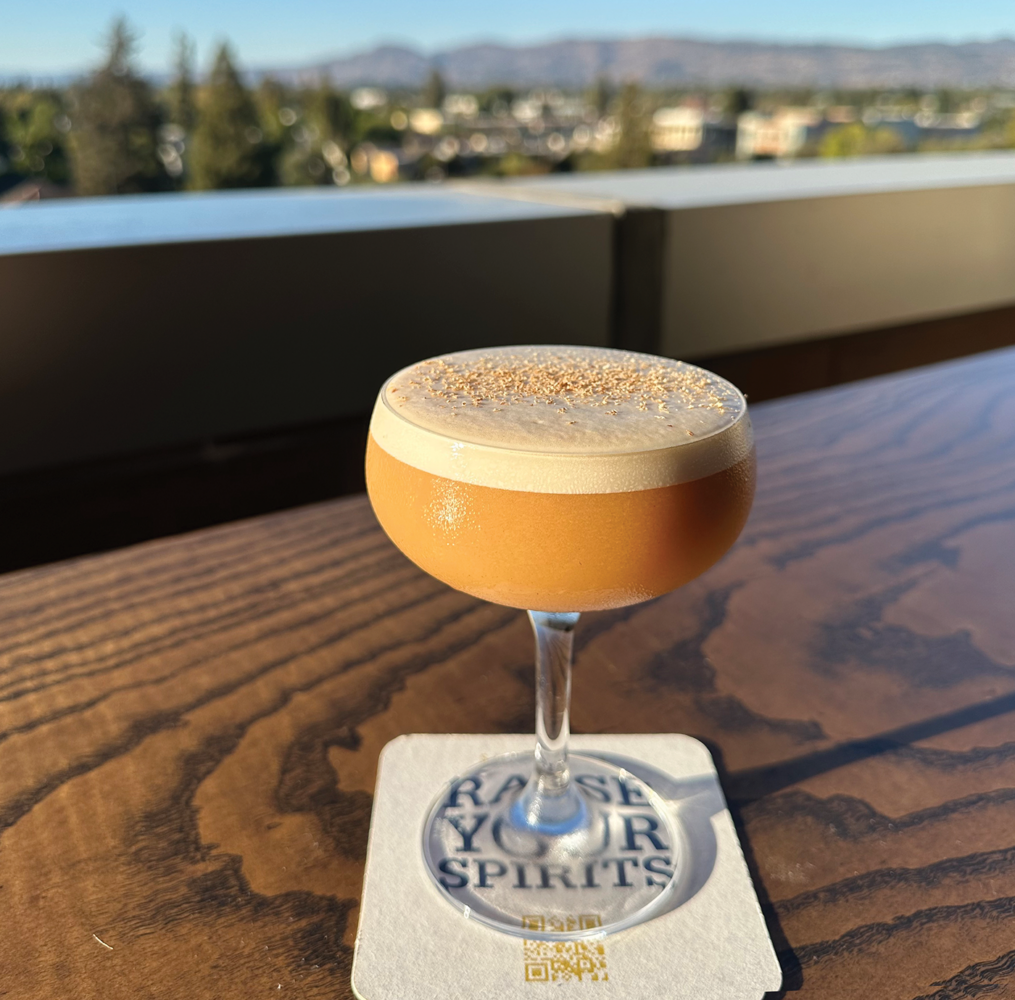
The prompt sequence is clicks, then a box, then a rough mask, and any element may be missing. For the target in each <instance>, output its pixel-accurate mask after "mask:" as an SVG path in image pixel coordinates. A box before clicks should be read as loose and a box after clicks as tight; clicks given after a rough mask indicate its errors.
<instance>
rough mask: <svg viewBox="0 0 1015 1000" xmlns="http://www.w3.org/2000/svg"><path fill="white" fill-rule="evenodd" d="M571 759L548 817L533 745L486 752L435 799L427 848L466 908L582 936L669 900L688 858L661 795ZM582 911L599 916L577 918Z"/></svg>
mask: <svg viewBox="0 0 1015 1000" xmlns="http://www.w3.org/2000/svg"><path fill="white" fill-rule="evenodd" d="M569 765H570V771H571V783H570V785H569V786H568V787H569V789H570V795H569V798H568V800H567V801H565V802H563V803H560V802H555V801H554V800H553V799H551V800H550V803H551V808H550V811H549V812H550V814H549V815H547V808H546V803H545V799H544V798H536V797H535V796H533V795H532V794H531V792H532V789H533V785H534V783H533V782H532V781H531V780H530V779H531V773H530V772H531V771H532V754H531V753H528V754H525V753H520V754H508V755H505V756H501V757H495V758H493V759H491V760H488V761H486V762H485V763H483V764H481V765H479V766H477V767H475V768H473V769H472V770H470V771H469V772H467V773H466V774H464V775H461V776H459V777H457V778H455V779H454V780H453V781H451V782H450V783H449V784H448V785H447V787H446V788H445V789H444V790H443V791H442V792H441V794H440V796H439V797H438V798H437V800H436V801H435V802H434V804H433V807H432V808H431V810H430V813H429V816H428V817H427V822H426V830H425V834H424V838H423V840H424V848H423V853H424V858H425V861H426V864H427V868H428V871H429V873H430V875H431V877H432V878H433V880H434V883H435V884H436V885H437V887H438V888H439V889H440V891H441V893H442V895H443V896H444V897H445V898H446V899H447V900H449V901H450V902H451V903H453V904H454V905H455V906H457V907H459V909H461V910H462V911H463V912H464V913H465V914H466V915H467V916H469V917H471V918H472V919H474V920H477V921H479V922H480V923H484V924H487V925H489V926H491V927H495V928H497V929H498V930H500V931H504V932H505V933H508V934H514V935H516V936H518V937H524V938H527V939H543V940H551V939H552V940H576V939H580V938H588V937H602V936H603V935H604V934H608V933H612V932H614V931H618V930H621V929H623V928H624V927H629V926H631V925H632V924H636V923H639V922H640V921H642V920H646V919H649V918H650V917H651V916H653V915H654V914H655V913H657V912H659V910H660V909H661V908H662V907H663V906H664V905H665V903H666V900H667V897H668V896H669V895H670V894H671V892H672V890H673V887H674V886H675V885H676V883H677V879H676V878H675V874H676V870H677V868H678V866H679V865H680V864H681V861H682V858H681V849H680V843H679V837H678V832H677V829H676V827H675V826H674V824H673V823H671V821H670V819H669V817H668V814H667V811H666V809H665V806H664V803H663V802H662V801H661V800H660V798H659V796H658V795H657V794H656V793H655V792H654V791H653V790H652V788H651V787H649V786H648V785H647V784H646V783H645V782H643V781H640V780H639V779H638V778H636V777H635V776H634V775H633V774H631V773H630V772H629V771H627V770H626V769H624V768H623V767H620V766H618V765H616V764H614V763H611V762H608V761H605V760H601V759H597V758H596V757H593V756H588V755H583V754H571V755H570V758H569ZM562 798H563V796H562ZM554 805H557V806H560V808H559V809H558V810H557V811H556V813H555V812H554V810H553V806H554ZM536 810H539V812H538V814H537V813H536ZM534 908H538V910H539V913H540V917H541V922H539V923H537V922H535V921H534V920H533V919H532V915H533V909H534ZM576 912H580V913H581V914H588V915H591V914H595V916H596V919H595V921H591V920H587V921H581V920H579V921H577V923H576V922H575V921H574V919H573V917H572V915H573V914H575V913H576Z"/></svg>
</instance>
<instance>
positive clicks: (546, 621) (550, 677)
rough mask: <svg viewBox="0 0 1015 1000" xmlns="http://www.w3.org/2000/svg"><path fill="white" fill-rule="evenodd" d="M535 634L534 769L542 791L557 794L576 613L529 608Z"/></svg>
mask: <svg viewBox="0 0 1015 1000" xmlns="http://www.w3.org/2000/svg"><path fill="white" fill-rule="evenodd" d="M529 621H531V622H532V630H533V632H535V634H536V770H535V775H534V777H535V778H536V779H537V781H538V784H539V790H540V791H541V792H542V793H543V794H549V795H555V794H560V793H562V792H563V791H564V789H565V788H566V787H567V785H568V782H569V781H570V772H569V771H568V766H567V743H568V738H569V737H570V735H571V722H570V710H571V654H572V650H573V647H574V627H575V625H577V623H578V612H577V611H574V612H551V611H530V612H529Z"/></svg>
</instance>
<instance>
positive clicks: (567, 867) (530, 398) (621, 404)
mask: <svg viewBox="0 0 1015 1000" xmlns="http://www.w3.org/2000/svg"><path fill="white" fill-rule="evenodd" d="M476 372H478V373H479V374H478V375H477V374H476ZM505 373H506V374H505ZM498 379H500V381H498ZM502 384H503V390H502V391H501V390H499V389H498V387H499V386H501V385H502ZM477 386H478V388H477ZM491 387H493V388H491ZM604 387H605V391H604ZM639 387H640V388H639ZM661 387H662V388H661ZM611 394H612V395H611ZM600 397H603V398H605V402H603V401H602V399H601V398H600ZM442 401H443V402H442ZM557 403H559V404H560V405H559V406H554V405H553V404H557ZM496 404H502V405H496ZM547 404H548V405H549V407H552V408H547ZM526 407H528V408H529V409H524V408H526ZM604 407H608V409H604ZM625 407H626V409H625ZM682 407H683V408H682ZM533 408H534V409H533ZM505 413H507V414H509V416H507V417H504V416H498V414H505ZM452 417H454V418H455V419H454V420H452V419H451V418H452ZM572 417H573V418H574V419H570V418H572ZM616 417H622V419H621V420H618V421H616V423H611V419H612V418H616ZM459 418H461V419H459ZM650 420H651V422H650ZM512 421H514V423H512ZM660 421H662V422H663V423H660ZM515 424H517V425H518V426H517V427H516V426H515ZM575 428H577V429H575ZM366 470H367V489H368V492H369V495H370V500H371V503H372V504H373V508H374V511H375V513H376V514H377V517H378V520H379V521H380V523H381V525H382V526H383V527H384V529H385V530H386V531H387V533H388V535H389V536H390V537H391V539H392V540H393V541H394V543H395V544H396V545H397V546H398V547H399V548H400V549H401V550H402V551H403V552H404V553H405V554H406V555H407V556H409V558H410V559H412V560H413V561H414V562H416V563H417V564H418V565H419V566H421V567H422V568H423V569H425V570H426V571H427V572H429V573H431V574H432V575H433V576H435V577H437V578H438V579H440V580H443V581H444V582H446V583H448V584H450V585H451V586H453V587H456V588H458V589H459V590H462V591H465V592H467V593H470V594H473V595H475V596H478V597H481V598H484V599H487V600H491V601H494V602H497V603H500V604H506V605H509V606H512V607H517V608H521V609H526V610H528V616H529V620H530V622H531V624H532V628H533V631H534V633H535V646H536V657H535V659H536V724H535V730H536V734H535V736H536V738H535V751H534V753H523V754H519V753H516V754H508V755H503V756H496V757H491V758H489V759H487V760H484V761H482V762H480V763H478V764H477V765H475V766H474V767H472V768H470V769H469V770H468V771H467V772H465V773H463V774H460V775H459V776H457V777H456V778H455V779H454V780H452V781H451V782H450V783H449V784H448V785H447V786H446V787H445V788H444V789H443V790H442V791H441V793H440V795H439V796H438V797H437V798H436V799H435V801H434V803H433V806H432V808H431V810H430V813H429V815H428V816H427V817H426V820H425V824H424V831H423V845H422V846H423V858H424V861H425V864H426V867H427V870H428V872H429V873H430V875H431V877H432V879H433V882H434V884H435V886H436V887H437V889H438V890H439V892H440V893H441V894H442V895H443V896H444V897H445V898H446V899H447V900H448V901H449V902H451V903H452V904H454V905H455V906H457V907H458V908H459V909H460V910H461V911H462V912H463V913H464V914H465V915H466V916H469V917H471V918H474V919H476V920H478V921H480V922H482V923H485V924H487V925H489V926H491V927H494V928H496V929H498V930H500V931H502V932H505V933H508V934H514V935H517V936H523V937H528V938H549V939H557V940H560V939H571V938H581V937H587V936H598V935H602V934H605V933H611V932H614V931H617V930H620V929H622V928H625V927H628V926H631V925H632V924H635V923H638V922H640V921H643V920H645V919H648V918H649V917H651V916H653V915H655V914H657V913H659V912H661V911H662V910H664V909H665V908H666V905H667V901H668V900H669V899H670V898H671V897H672V895H673V893H674V889H675V887H676V885H677V884H678V883H679V881H680V878H681V874H682V873H683V872H684V871H685V870H686V869H687V858H686V851H685V849H684V847H683V846H682V843H681V834H680V828H679V824H677V823H675V822H674V821H673V818H672V815H671V812H670V811H669V810H668V808H667V806H666V804H665V802H663V800H662V799H661V798H660V796H659V795H658V794H657V793H656V792H655V791H654V789H653V788H652V785H651V781H650V780H647V778H646V776H647V775H648V774H650V770H646V769H645V768H643V767H639V766H638V763H637V762H634V761H624V760H621V759H618V758H617V757H615V756H610V757H607V756H605V755H604V756H598V755H594V754H588V753H582V754H578V753H569V750H568V739H569V734H570V728H569V718H568V712H569V704H570V697H571V659H572V645H573V637H574V630H575V626H576V625H577V623H578V618H579V614H580V613H581V612H583V611H595V610H603V609H608V608H616V607H622V606H625V605H629V604H634V603H638V602H640V601H645V600H649V599H651V598H654V597H657V596H659V595H660V594H664V593H667V592H668V591H671V590H673V589H675V588H676V587H679V586H680V585H682V584H683V583H685V582H687V581H689V580H691V579H693V578H694V577H696V576H698V575H699V574H700V573H702V572H703V571H704V570H705V569H707V568H708V567H709V566H711V565H712V564H713V563H714V562H716V561H717V560H718V559H719V558H720V557H721V556H722V555H723V554H724V553H725V552H726V551H727V550H728V549H729V547H730V546H731V545H732V544H733V542H734V541H735V540H736V538H737V536H738V535H739V533H740V531H741V529H742V527H743V525H744V523H745V521H746V519H747V515H748V513H749V510H750V505H751V501H752V498H753V494H754V477H755V457H754V447H753V439H752V436H751V430H750V421H749V418H748V416H747V410H746V404H745V402H744V398H743V396H742V395H741V394H740V393H739V392H738V391H737V390H736V389H735V388H734V387H732V386H731V385H730V384H729V383H727V382H724V381H723V380H722V379H719V378H718V377H717V376H714V375H711V374H710V373H708V372H703V371H702V370H701V369H697V368H693V367H692V366H688V365H681V364H680V363H679V362H672V361H668V360H666V359H660V358H654V357H651V356H648V355H636V354H631V353H629V352H620V351H608V350H605V349H595V348H564V347H561V348H551V347H540V348H536V347H519V348H501V349H497V350H493V351H476V352H461V353H459V354H456V355H449V356H445V357H443V358H438V359H431V360H429V361H426V362H421V363H420V364H419V365H416V366H413V367H412V368H409V369H405V370H403V371H402V372H399V373H397V374H396V375H395V376H393V377H392V378H391V379H389V381H388V382H387V383H385V385H384V387H382V389H381V392H380V394H379V396H378V401H377V405H376V407H375V410H374V416H373V419H372V421H371V433H370V438H369V442H368V446H367V462H366Z"/></svg>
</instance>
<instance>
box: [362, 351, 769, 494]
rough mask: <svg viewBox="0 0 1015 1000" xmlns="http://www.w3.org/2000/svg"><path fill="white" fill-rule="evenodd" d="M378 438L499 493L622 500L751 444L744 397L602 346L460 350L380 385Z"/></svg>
mask: <svg viewBox="0 0 1015 1000" xmlns="http://www.w3.org/2000/svg"><path fill="white" fill-rule="evenodd" d="M370 433H371V435H372V436H373V438H374V440H375V441H376V443H377V444H378V445H379V446H380V447H381V448H383V449H384V450H385V451H386V452H388V453H389V454H390V455H391V456H392V457H394V458H396V459H398V460H400V461H402V462H405V463H406V464H408V465H412V466H414V467H416V468H419V469H422V470H423V471H425V472H429V473H432V474H433V475H439V476H443V477H445V478H448V479H453V480H457V481H460V482H468V483H473V484H475V485H479V486H492V487H495V488H498V489H513V490H524V491H528V492H540V493H619V492H627V491H629V490H641V489H652V488H655V487H660V486H670V485H674V484H676V483H681V482H689V481H691V480H695V479H700V478H703V477H704V476H708V475H711V474H713V473H715V472H721V471H722V470H724V469H727V468H729V467H730V466H731V465H733V464H735V463H736V462H739V461H740V460H741V459H743V458H744V457H746V455H747V454H748V453H749V452H750V449H751V446H752V436H751V427H750V420H749V419H748V417H747V406H746V403H745V401H744V397H743V395H742V394H741V393H740V391H739V390H738V389H736V387H735V386H733V385H731V384H730V383H729V382H727V381H726V380H725V379H721V378H719V376H717V375H713V374H712V373H711V372H707V371H705V370H704V369H703V368H698V367H696V366H694V365H689V364H686V363H685V362H682V361H674V360H672V359H669V358H660V357H655V356H653V355H650V354H637V353H634V352H631V351H617V350H611V349H609V348H599V347H564V346H561V347H557V346H525V347H500V348H488V349H483V350H475V351H461V352H458V353H456V354H447V355H443V356H441V357H437V358H431V359H429V360H427V361H421V362H419V363H417V364H415V365H411V366H410V367H408V368H404V369H402V371H400V372H398V373H396V374H395V375H393V376H392V377H391V378H390V379H388V381H387V382H386V383H385V384H384V385H383V386H382V388H381V391H380V393H379V394H378V397H377V403H376V406H375V407H374V413H373V417H372V419H371V423H370Z"/></svg>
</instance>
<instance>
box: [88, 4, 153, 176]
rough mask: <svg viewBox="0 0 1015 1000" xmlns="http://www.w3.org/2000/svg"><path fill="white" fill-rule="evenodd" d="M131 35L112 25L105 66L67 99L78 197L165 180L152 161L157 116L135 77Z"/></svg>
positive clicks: (124, 25)
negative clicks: (72, 106)
mask: <svg viewBox="0 0 1015 1000" xmlns="http://www.w3.org/2000/svg"><path fill="white" fill-rule="evenodd" d="M135 47H136V41H135V37H134V35H133V34H132V33H131V31H130V28H129V27H128V25H127V22H126V20H125V19H123V18H120V19H118V20H117V21H116V22H115V23H114V24H113V29H112V31H111V32H110V36H109V42H108V48H109V54H108V57H107V59H106V63H105V65H104V66H103V67H102V68H101V69H99V70H98V71H97V72H95V73H93V74H92V75H91V76H90V77H89V78H88V79H87V80H86V81H85V82H84V83H83V84H82V85H79V86H78V87H76V88H75V89H74V91H73V94H72V101H73V104H74V109H73V111H72V128H71V133H70V139H71V161H72V168H73V173H74V182H75V187H76V188H77V190H78V193H80V194H124V193H132V192H140V191H159V190H164V189H165V188H167V187H168V186H169V177H168V175H167V174H166V172H165V169H164V168H163V166H162V163H161V161H160V160H159V157H158V130H159V126H160V125H161V124H162V115H161V112H160V110H159V107H158V105H157V103H156V101H155V97H154V94H153V93H152V89H151V87H150V86H149V85H148V83H147V82H146V81H145V80H144V79H142V78H141V77H140V76H139V75H138V74H137V72H136V70H135V67H134V63H133V56H134V50H135Z"/></svg>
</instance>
